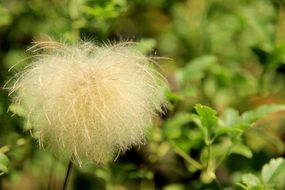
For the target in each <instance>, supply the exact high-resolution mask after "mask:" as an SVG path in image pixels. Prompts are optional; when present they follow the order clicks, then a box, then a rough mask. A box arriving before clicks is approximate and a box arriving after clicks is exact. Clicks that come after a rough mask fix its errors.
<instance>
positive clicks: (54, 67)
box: [7, 41, 167, 165]
mask: <svg viewBox="0 0 285 190" xmlns="http://www.w3.org/2000/svg"><path fill="white" fill-rule="evenodd" d="M29 51H32V52H34V53H35V54H36V56H34V58H33V59H32V62H31V63H30V64H29V66H28V67H27V68H25V69H24V70H23V71H21V72H19V73H18V74H16V75H15V77H14V78H13V79H12V80H11V81H10V82H8V83H7V88H8V89H9V92H10V95H11V96H12V97H13V102H14V104H16V105H17V106H19V107H22V108H24V110H25V111H26V115H25V117H26V120H27V123H28V124H29V126H31V129H32V130H33V131H34V132H35V133H37V134H38V137H39V142H40V145H41V146H42V147H46V148H48V149H50V150H51V151H52V152H53V153H55V154H56V155H58V156H61V157H65V158H72V159H73V160H74V161H75V163H77V164H79V165H81V164H82V162H84V161H85V160H87V161H92V162H95V163H106V162H108V161H110V160H112V159H114V157H115V156H116V155H117V154H119V153H122V152H124V151H126V150H127V149H129V148H130V147H131V146H133V145H139V144H141V143H143V141H144V134H145V132H146V131H147V129H148V127H150V126H151V125H152V124H153V117H155V116H157V114H158V113H160V112H162V106H163V105H165V99H164V95H163V88H164V87H166V86H167V85H166V80H165V79H164V77H163V76H162V75H161V74H159V73H158V72H157V71H156V70H155V68H154V62H153V60H152V59H150V58H148V57H146V56H144V55H143V54H142V53H140V52H139V51H137V50H136V48H135V44H133V43H117V44H113V45H112V44H108V45H106V44H104V45H100V46H97V45H94V44H92V43H89V42H81V43H79V44H77V45H66V44H63V43H59V42H55V41H48V42H37V43H35V45H34V46H33V47H31V48H30V49H29Z"/></svg>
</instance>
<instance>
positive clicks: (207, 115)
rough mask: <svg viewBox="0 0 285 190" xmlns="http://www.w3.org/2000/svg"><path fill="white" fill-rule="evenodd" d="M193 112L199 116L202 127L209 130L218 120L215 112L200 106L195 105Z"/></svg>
mask: <svg viewBox="0 0 285 190" xmlns="http://www.w3.org/2000/svg"><path fill="white" fill-rule="evenodd" d="M195 110H196V112H197V113H198V115H199V118H200V120H201V122H202V126H203V127H206V128H208V129H210V128H213V127H215V126H216V125H217V122H218V118H217V116H216V115H217V112H216V111H215V110H213V109H212V108H210V107H208V106H204V105H201V104H196V105H195Z"/></svg>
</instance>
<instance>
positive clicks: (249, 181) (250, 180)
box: [242, 173, 261, 187]
mask: <svg viewBox="0 0 285 190" xmlns="http://www.w3.org/2000/svg"><path fill="white" fill-rule="evenodd" d="M242 182H243V183H244V184H246V185H247V186H249V187H253V186H258V185H260V184H261V182H260V180H259V178H258V177H256V176H255V175H253V174H251V173H248V174H245V175H243V176H242Z"/></svg>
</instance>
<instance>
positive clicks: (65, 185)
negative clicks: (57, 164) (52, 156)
mask: <svg viewBox="0 0 285 190" xmlns="http://www.w3.org/2000/svg"><path fill="white" fill-rule="evenodd" d="M72 165H73V164H72V161H71V159H70V160H69V163H68V167H67V171H66V175H65V179H64V183H63V187H62V190H65V189H66V187H67V184H68V179H69V176H70V174H71V169H72Z"/></svg>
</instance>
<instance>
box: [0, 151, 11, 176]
mask: <svg viewBox="0 0 285 190" xmlns="http://www.w3.org/2000/svg"><path fill="white" fill-rule="evenodd" d="M8 164H9V159H8V157H7V156H6V155H5V154H3V153H2V152H0V175H3V174H5V173H8Z"/></svg>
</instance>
